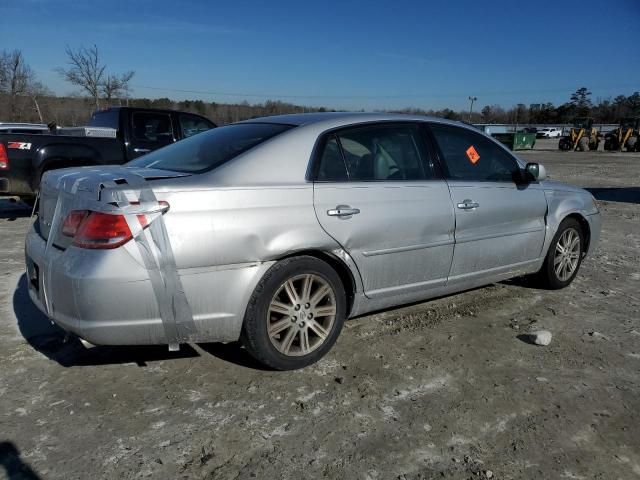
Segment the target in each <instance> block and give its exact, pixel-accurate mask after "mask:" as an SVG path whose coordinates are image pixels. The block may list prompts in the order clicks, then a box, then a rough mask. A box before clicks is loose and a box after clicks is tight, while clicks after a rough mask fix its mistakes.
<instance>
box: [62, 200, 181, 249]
mask: <svg viewBox="0 0 640 480" xmlns="http://www.w3.org/2000/svg"><path fill="white" fill-rule="evenodd" d="M159 203H160V204H161V205H162V206H163V208H164V209H163V212H162V213H165V212H166V211H167V210H168V208H169V204H168V203H166V202H159ZM136 216H137V217H138V221H139V222H140V225H141V226H142V228H146V227H147V226H149V221H148V219H147V216H146V215H144V214H139V215H136ZM62 234H63V235H65V236H67V237H72V238H73V245H74V246H76V247H80V248H92V249H109V248H117V247H119V246H121V245H124V244H125V243H127V242H128V241H129V240H131V238H133V236H132V234H131V230H130V229H129V225H128V224H127V220H126V218H125V216H124V215H121V214H116V213H102V212H92V211H87V210H73V211H71V212H70V213H69V214H68V215H67V217H66V218H65V219H64V223H63V225H62Z"/></svg>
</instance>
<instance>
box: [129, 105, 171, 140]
mask: <svg viewBox="0 0 640 480" xmlns="http://www.w3.org/2000/svg"><path fill="white" fill-rule="evenodd" d="M131 122H132V127H133V138H135V139H136V140H142V141H147V142H154V143H171V142H173V140H174V138H173V130H172V129H171V116H170V115H169V114H166V113H152V112H134V114H133V116H132V118H131Z"/></svg>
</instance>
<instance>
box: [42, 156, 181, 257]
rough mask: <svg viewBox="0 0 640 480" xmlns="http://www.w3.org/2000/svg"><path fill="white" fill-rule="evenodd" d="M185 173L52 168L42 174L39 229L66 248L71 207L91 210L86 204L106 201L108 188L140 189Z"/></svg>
mask: <svg viewBox="0 0 640 480" xmlns="http://www.w3.org/2000/svg"><path fill="white" fill-rule="evenodd" d="M186 176H189V174H187V173H180V172H171V171H166V170H156V169H148V168H130V167H122V166H107V167H99V168H96V167H82V168H73V169H68V168H66V169H60V170H52V171H49V172H47V173H46V174H45V175H44V176H43V178H42V182H41V184H40V199H39V210H38V223H37V226H38V231H39V233H40V236H41V237H42V238H43V239H45V240H48V239H49V236H50V235H54V237H53V239H52V240H53V244H54V245H55V246H57V247H58V248H62V249H65V248H67V247H68V246H69V245H70V244H71V242H72V241H73V239H72V238H70V237H66V236H64V235H62V224H63V221H64V219H65V218H66V216H67V215H68V214H69V212H70V211H72V210H82V209H88V208H87V205H90V204H91V203H93V202H100V201H104V198H103V197H104V190H105V189H107V188H109V189H114V188H115V189H119V190H133V191H135V190H140V188H141V187H140V184H143V185H144V183H145V182H152V181H154V180H165V179H170V178H178V177H186ZM128 179H129V180H128ZM131 180H134V181H131ZM114 185H115V187H114ZM56 210H57V212H56ZM56 215H57V216H58V218H59V220H58V221H57V222H55V218H54V217H56ZM54 223H56V224H57V226H56V227H55V230H56V231H55V232H52V228H54Z"/></svg>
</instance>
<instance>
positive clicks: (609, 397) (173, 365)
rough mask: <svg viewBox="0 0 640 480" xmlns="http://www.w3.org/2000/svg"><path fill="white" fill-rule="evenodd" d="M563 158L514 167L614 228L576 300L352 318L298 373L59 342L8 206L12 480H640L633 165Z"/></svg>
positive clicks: (3, 434)
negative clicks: (541, 177) (560, 186)
mask: <svg viewBox="0 0 640 480" xmlns="http://www.w3.org/2000/svg"><path fill="white" fill-rule="evenodd" d="M555 146H556V142H555V141H548V142H545V141H539V142H538V144H537V149H536V150H535V151H533V152H526V153H522V154H521V157H522V158H524V159H526V160H530V161H538V162H542V163H544V164H545V166H546V167H547V170H548V172H549V174H550V175H551V177H553V178H556V179H560V180H563V181H568V182H571V183H574V184H577V185H581V186H585V187H588V188H590V189H592V191H593V192H594V194H595V196H596V197H597V198H598V199H599V206H600V209H601V211H602V214H603V217H604V218H603V231H602V239H601V243H600V247H599V248H598V250H597V251H596V252H595V253H594V254H593V255H592V256H591V257H590V258H588V259H587V260H586V261H585V263H584V264H583V266H582V270H581V272H580V274H579V276H578V277H577V279H576V281H575V282H574V283H573V284H572V285H571V286H570V287H569V288H567V289H565V290H562V291H553V292H552V291H543V290H537V289H534V288H531V287H529V286H527V284H526V283H524V282H521V281H515V282H514V281H512V282H505V283H500V284H496V285H492V286H489V287H486V288H482V289H477V290H474V291H470V292H466V293H462V294H459V295H455V296H450V297H446V298H442V299H439V300H436V301H431V302H426V303H423V304H419V305H413V306H409V307H405V308H400V309H395V310H390V311H386V312H383V313H379V314H376V315H371V316H366V317H361V318H357V319H355V320H351V321H349V322H348V323H347V324H346V326H345V328H344V330H343V333H342V335H341V337H340V339H339V340H338V343H337V344H336V346H335V347H334V349H333V350H332V352H330V354H329V355H328V356H327V357H326V358H325V359H324V360H323V361H321V362H320V363H318V364H316V365H314V366H312V367H309V368H306V369H304V370H301V371H295V372H272V371H265V370H262V369H261V368H260V367H259V366H258V365H256V363H255V362H253V361H252V360H251V359H250V358H249V357H248V356H247V354H246V353H245V352H244V351H243V350H242V349H240V347H239V346H238V345H235V344H232V345H223V344H207V345H193V346H186V347H183V348H182V350H181V351H180V352H179V353H170V352H168V351H167V348H166V347H152V348H112V347H109V348H106V347H96V348H93V349H89V350H86V349H84V347H82V345H81V344H79V343H78V342H77V341H75V342H70V343H62V338H63V336H62V333H61V332H60V331H59V330H57V329H56V328H55V327H52V326H51V325H50V324H48V322H47V320H46V318H45V317H43V315H42V314H40V313H39V312H38V311H37V310H36V309H35V308H34V307H33V305H32V304H31V302H30V301H29V299H28V295H27V293H26V285H25V280H24V276H23V268H24V267H23V253H22V252H23V235H24V233H25V231H26V230H27V228H28V225H29V222H30V220H29V218H28V217H29V212H28V211H27V210H26V209H25V208H23V207H21V206H20V205H19V204H10V203H9V202H7V201H0V245H1V248H0V478H11V479H17V478H42V479H85V478H124V479H128V478H144V477H153V478H210V479H235V478H239V479H245V478H269V479H277V478H284V479H300V478H339V479H342V478H348V479H351V478H353V479H372V480H376V479H400V480H413V479H426V478H456V479H458V478H459V479H466V478H473V479H476V478H487V477H493V478H497V479H529V478H531V479H534V478H535V479H541V478H545V479H562V478H567V479H594V478H595V479H607V480H608V479H633V478H640V433H639V428H640V314H639V311H640V288H639V287H640V154H627V153H620V154H611V153H604V152H589V153H580V152H575V153H564V152H558V151H557V150H556V149H555ZM531 323H535V324H537V325H539V326H541V327H545V328H547V329H549V330H550V331H551V332H552V333H553V340H552V342H551V344H550V345H549V346H547V347H540V346H535V345H532V344H530V343H527V342H526V341H523V340H522V339H521V337H522V332H523V331H525V330H526V328H527V327H528V326H529V324H531Z"/></svg>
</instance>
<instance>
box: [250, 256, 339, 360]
mask: <svg viewBox="0 0 640 480" xmlns="http://www.w3.org/2000/svg"><path fill="white" fill-rule="evenodd" d="M308 281H310V282H311V283H310V284H308V283H307V282H308ZM307 285H308V288H307ZM325 289H328V290H327V293H324V294H323V291H324V290H325ZM305 291H306V292H308V293H305ZM318 295H321V296H320V298H319V299H316V302H315V303H316V307H315V308H314V306H313V303H314V296H318ZM273 307H275V308H273ZM320 312H322V314H321V315H319V313H320ZM325 313H326V314H325ZM305 317H306V318H305ZM345 317H346V294H345V291H344V286H343V284H342V281H341V280H340V277H339V276H338V274H337V273H336V272H335V270H333V268H331V267H330V266H329V265H328V264H326V263H325V262H323V261H322V260H319V259H317V258H315V257H311V256H300V257H292V258H287V259H284V260H281V261H279V262H278V263H276V264H275V265H273V266H272V267H271V268H270V269H269V270H268V271H267V273H265V275H264V277H263V278H262V279H261V280H260V282H259V283H258V285H257V286H256V288H255V290H254V292H253V294H252V296H251V299H250V300H249V304H248V305H247V311H246V313H245V317H244V323H243V327H242V342H243V344H244V346H245V348H246V349H247V351H248V352H249V353H250V354H251V355H252V356H253V357H254V358H255V359H256V360H258V361H259V362H260V363H262V364H264V365H266V366H267V367H270V368H273V369H275V370H295V369H298V368H303V367H306V366H307V365H311V364H312V363H315V362H317V361H318V360H320V359H321V358H322V357H323V356H324V355H325V354H326V353H327V352H328V351H329V350H330V349H331V347H332V346H333V344H334V343H335V342H336V340H337V338H338V336H339V335H340V331H341V330H342V325H343V324H344V320H345ZM318 319H320V320H318ZM270 329H271V332H270V331H269V330H270ZM305 339H306V340H305ZM305 350H306V351H307V352H305Z"/></svg>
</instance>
